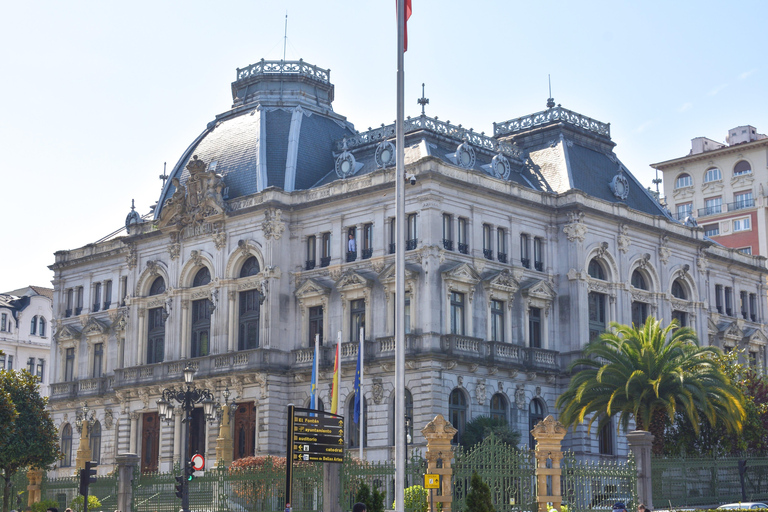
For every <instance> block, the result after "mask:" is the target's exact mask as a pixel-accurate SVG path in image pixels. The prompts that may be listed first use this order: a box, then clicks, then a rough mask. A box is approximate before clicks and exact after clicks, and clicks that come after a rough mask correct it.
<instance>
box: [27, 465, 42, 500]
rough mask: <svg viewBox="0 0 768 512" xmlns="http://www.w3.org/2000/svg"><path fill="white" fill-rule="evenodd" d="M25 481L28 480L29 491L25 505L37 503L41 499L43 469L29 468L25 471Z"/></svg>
mask: <svg viewBox="0 0 768 512" xmlns="http://www.w3.org/2000/svg"><path fill="white" fill-rule="evenodd" d="M27 481H29V485H27V491H29V494H28V495H27V505H29V506H30V507H31V506H32V504H33V503H37V502H38V501H41V500H42V499H43V497H42V491H43V488H42V483H43V470H42V469H30V470H29V471H27Z"/></svg>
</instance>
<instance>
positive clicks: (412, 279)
mask: <svg viewBox="0 0 768 512" xmlns="http://www.w3.org/2000/svg"><path fill="white" fill-rule="evenodd" d="M418 279H419V273H418V272H416V271H415V270H412V269H409V268H408V265H407V264H406V267H405V288H406V290H411V291H413V289H414V286H415V285H416V282H417V281H418ZM379 282H381V284H383V285H384V291H386V292H387V294H389V293H394V291H395V265H394V264H392V265H388V266H387V267H385V268H384V270H382V271H381V273H379Z"/></svg>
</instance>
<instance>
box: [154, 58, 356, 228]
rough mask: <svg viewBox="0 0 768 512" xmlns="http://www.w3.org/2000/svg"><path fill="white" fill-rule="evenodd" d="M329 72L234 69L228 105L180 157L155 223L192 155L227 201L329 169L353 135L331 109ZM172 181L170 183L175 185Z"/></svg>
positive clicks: (307, 182) (260, 66) (300, 64)
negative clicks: (342, 141) (338, 146)
mask: <svg viewBox="0 0 768 512" xmlns="http://www.w3.org/2000/svg"><path fill="white" fill-rule="evenodd" d="M333 94H334V87H333V84H331V82H330V71H329V70H326V69H322V68H318V67H317V66H313V65H311V64H307V63H306V62H304V61H301V60H299V61H265V60H261V61H260V62H257V63H256V64H252V65H250V66H248V67H246V68H243V69H238V70H237V79H236V80H235V81H234V82H233V83H232V99H233V104H232V108H231V109H230V110H229V111H227V112H224V113H222V114H220V115H218V116H216V119H214V120H213V121H212V122H210V123H209V124H208V126H207V127H206V128H205V130H203V132H202V133H201V134H200V135H199V136H198V137H197V138H196V139H195V140H194V141H193V142H192V144H191V145H190V146H189V147H188V148H187V150H186V151H185V152H184V154H183V155H182V156H181V158H180V159H179V161H178V163H177V164H176V166H175V167H174V168H173V170H172V171H171V173H170V175H169V179H168V181H167V184H166V186H165V188H164V189H163V192H162V194H161V196H160V200H159V201H158V206H157V208H156V209H155V218H159V216H160V213H161V212H162V209H163V207H164V205H165V202H166V200H168V199H169V198H170V197H171V196H172V195H173V193H174V192H175V190H176V187H175V183H180V184H181V185H185V184H186V183H187V181H188V180H189V178H190V173H189V170H188V169H187V166H188V164H189V163H190V161H192V160H193V157H195V156H196V157H197V158H196V160H197V159H199V160H200V161H202V162H205V165H206V166H207V169H206V170H207V171H213V172H215V173H216V174H218V175H220V176H221V179H222V181H223V184H224V188H223V196H224V199H234V198H237V197H242V196H247V195H250V194H254V193H257V192H260V191H262V190H264V189H265V188H267V187H278V188H281V189H283V190H286V191H289V192H290V191H293V190H306V189H309V188H312V187H313V186H315V185H317V184H319V183H320V182H322V181H323V180H324V178H326V176H327V175H328V174H329V173H333V174H334V175H335V172H334V158H335V157H334V151H336V148H335V145H334V143H335V142H336V141H338V140H340V139H342V138H344V137H347V136H351V135H353V134H354V133H355V130H354V127H353V126H352V124H351V123H349V122H348V121H347V120H346V118H345V117H343V116H340V115H338V114H336V113H335V112H334V111H333V108H332V106H331V102H332V101H333ZM174 178H175V180H174Z"/></svg>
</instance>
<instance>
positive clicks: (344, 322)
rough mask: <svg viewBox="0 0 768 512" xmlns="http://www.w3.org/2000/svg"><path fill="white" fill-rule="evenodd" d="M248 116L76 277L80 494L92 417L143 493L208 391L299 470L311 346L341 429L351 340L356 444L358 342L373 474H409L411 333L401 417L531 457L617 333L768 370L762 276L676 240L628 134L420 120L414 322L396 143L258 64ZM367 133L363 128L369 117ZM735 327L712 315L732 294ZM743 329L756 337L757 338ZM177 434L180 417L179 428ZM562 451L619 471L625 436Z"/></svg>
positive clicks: (217, 137) (59, 376)
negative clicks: (659, 328)
mask: <svg viewBox="0 0 768 512" xmlns="http://www.w3.org/2000/svg"><path fill="white" fill-rule="evenodd" d="M232 98H233V104H232V106H231V108H230V109H228V110H226V111H225V112H224V113H222V114H219V115H218V116H216V117H215V119H214V120H213V121H211V122H210V123H209V124H208V125H207V126H206V127H205V129H204V130H203V131H202V133H201V134H200V135H199V136H198V137H197V138H196V139H195V140H194V141H193V142H192V144H191V145H190V146H189V148H188V149H187V150H186V151H185V152H184V153H183V154H182V155H181V158H180V159H179V161H178V163H177V164H176V166H175V167H174V168H173V170H172V172H171V173H170V179H169V180H168V182H167V183H166V185H165V188H164V190H163V192H162V194H161V196H160V198H159V200H158V203H157V205H156V206H155V207H154V209H153V212H152V215H150V216H145V217H141V216H139V215H138V213H136V212H135V211H133V210H132V211H131V213H130V214H129V215H128V218H127V219H126V230H125V231H123V232H122V233H120V234H118V235H116V236H113V237H112V238H109V239H107V240H105V241H100V242H98V243H94V244H90V245H86V246H84V247H81V248H78V249H74V250H68V251H60V252H57V253H56V255H55V257H56V260H55V263H54V264H53V265H52V267H51V268H52V269H53V270H54V271H55V279H54V286H55V292H54V316H55V337H54V340H55V341H54V344H53V347H52V353H51V358H52V360H53V361H54V364H53V365H52V367H51V372H52V374H51V377H52V380H51V382H52V384H51V402H50V406H51V408H52V409H53V417H54V419H55V422H56V424H57V425H58V427H59V429H60V432H61V438H62V440H61V443H62V445H61V446H62V450H63V452H64V459H63V460H62V461H61V463H60V464H59V465H58V469H57V470H55V471H56V472H58V473H59V474H62V475H64V474H71V473H72V471H73V467H72V466H73V461H74V452H75V450H76V449H77V445H78V436H77V434H76V432H75V433H74V434H73V430H75V425H76V419H77V415H78V414H79V412H78V411H80V410H81V408H82V404H83V403H84V402H85V403H87V404H88V407H89V408H90V409H91V410H92V411H94V412H95V416H94V420H95V423H94V425H93V428H92V436H91V440H90V444H91V447H92V450H93V458H94V459H97V460H98V461H99V463H100V466H99V468H100V472H105V471H108V470H109V469H110V468H111V467H112V466H111V465H112V464H113V463H114V460H115V456H116V455H117V454H121V453H126V452H132V453H137V454H139V455H140V460H141V467H142V469H143V470H144V471H155V470H161V471H167V470H169V469H170V468H172V466H173V464H174V462H175V461H177V460H178V459H179V458H180V454H181V446H182V445H181V443H182V439H183V437H182V428H181V427H182V423H181V417H180V416H178V415H176V416H175V421H171V422H168V423H164V422H161V421H160V420H159V418H158V413H157V400H158V399H159V398H160V393H161V392H162V390H163V389H164V388H170V387H178V386H180V384H181V382H182V370H183V369H184V368H185V366H186V365H187V364H190V365H192V367H194V368H195V369H196V370H197V372H196V374H195V384H196V385H197V386H203V387H206V388H208V389H210V390H212V391H213V392H214V394H215V395H216V397H217V398H220V397H221V396H222V392H223V391H224V390H225V389H228V390H230V391H231V392H232V396H234V397H235V401H236V403H237V404H238V405H237V407H236V410H235V413H234V418H233V421H232V425H231V427H230V428H231V429H232V436H233V439H234V446H233V449H232V454H231V455H230V456H229V457H228V458H235V459H236V458H239V457H243V456H247V455H251V454H267V453H269V454H278V455H282V454H284V453H285V449H286V447H285V437H286V435H285V429H286V414H287V405H288V404H289V403H294V404H296V405H297V406H306V405H308V402H309V393H310V376H311V365H312V357H313V348H312V347H313V340H314V338H315V335H317V334H319V335H320V338H321V344H322V347H321V364H320V371H319V374H320V375H319V383H318V384H319V385H318V388H319V397H320V399H321V401H322V403H323V404H324V406H325V407H326V408H328V407H329V405H330V379H331V374H332V371H333V366H332V360H333V351H334V348H335V344H336V340H337V339H338V338H339V337H340V339H341V342H342V344H341V360H342V365H343V374H342V384H341V387H340V389H341V397H340V403H341V404H342V405H343V414H345V415H346V416H347V417H348V418H349V420H348V421H347V430H346V435H347V441H346V445H347V446H348V447H350V448H355V449H357V448H358V442H359V441H358V431H357V425H356V424H354V423H353V422H352V421H351V418H352V412H351V407H352V404H353V403H354V396H353V393H352V388H353V376H354V373H355V365H356V360H357V351H358V347H359V333H360V328H361V327H363V328H364V338H365V340H364V343H365V380H364V415H365V418H366V422H365V436H364V445H365V454H366V457H367V458H369V459H378V460H380V459H391V458H392V457H393V454H394V448H393V444H394V425H395V422H396V421H405V420H404V419H402V418H395V417H394V412H393V411H394V396H393V381H394V336H393V331H394V318H395V315H396V314H403V315H404V316H405V323H406V329H407V340H406V343H407V347H406V386H407V396H406V401H407V404H408V406H407V414H408V416H409V417H410V422H411V424H412V425H414V426H415V428H414V427H412V434H413V440H412V442H413V443H414V445H415V446H423V445H424V442H425V441H424V439H423V437H422V435H421V432H420V429H421V428H422V427H423V426H424V425H425V424H426V423H427V422H428V421H429V420H431V419H432V418H433V417H434V416H435V415H436V414H438V413H440V414H443V415H444V416H445V417H446V418H448V419H449V420H450V421H451V422H452V423H453V425H454V426H456V427H457V428H458V429H459V434H458V435H461V433H462V430H463V429H464V428H465V425H466V423H467V422H468V421H469V420H471V419H472V418H475V417H477V416H481V415H490V416H495V417H501V418H505V419H506V420H507V421H508V422H509V423H510V424H511V425H512V426H513V427H514V428H516V429H518V430H519V431H520V432H522V434H523V435H522V438H521V439H522V442H524V443H525V442H528V439H529V437H528V436H529V435H528V432H529V430H530V428H531V425H533V424H534V423H536V422H538V421H539V420H540V419H542V418H544V417H545V415H547V414H554V415H555V416H556V415H557V411H556V410H555V408H554V404H555V400H556V398H557V397H558V395H559V394H560V393H562V391H563V390H564V389H565V387H566V385H567V383H568V374H567V371H566V370H567V366H568V364H569V362H571V361H572V360H573V359H574V358H576V357H578V356H579V354H580V350H581V349H582V347H584V345H585V343H587V341H588V340H590V339H591V338H592V337H594V336H596V335H597V334H599V333H600V332H601V331H603V330H604V329H605V328H606V326H607V325H608V323H609V322H611V321H617V322H622V323H631V322H636V323H637V322H642V321H644V319H645V318H646V317H647V316H649V315H653V316H656V317H659V318H662V319H664V321H665V322H668V321H669V320H670V319H671V318H677V319H678V320H679V321H680V322H682V323H683V324H685V325H690V326H692V327H693V328H695V329H696V331H697V332H698V333H699V336H700V338H701V340H702V341H703V342H704V343H709V344H713V345H718V346H721V347H740V348H745V349H747V350H748V352H749V354H750V356H751V357H752V360H753V362H754V364H764V363H765V345H766V334H765V324H764V322H765V321H766V300H765V278H766V267H765V258H763V257H756V256H751V255H747V254H743V253H739V252H737V251H735V250H733V249H728V248H725V247H723V246H720V245H718V244H717V243H715V242H713V241H712V240H710V239H708V238H706V237H705V236H704V231H703V230H702V229H701V228H700V227H696V226H691V225H685V224H684V223H681V222H679V221H677V220H676V219H674V218H672V216H670V215H669V214H668V213H667V212H666V211H665V210H664V209H663V208H662V207H661V206H660V205H659V204H658V202H657V201H656V199H655V198H654V197H653V195H651V194H650V193H649V192H648V191H647V190H646V189H645V187H643V186H642V185H641V184H640V183H639V182H638V181H637V180H636V179H635V178H634V176H633V175H632V174H631V173H630V172H629V170H628V169H626V168H625V167H624V166H623V165H622V163H621V161H620V160H619V159H618V158H617V156H616V154H615V153H614V146H615V144H614V143H613V142H612V141H611V134H610V125H609V124H606V123H602V122H599V121H596V120H594V119H590V118H588V117H586V116H583V115H581V114H577V113H575V112H573V111H570V110H567V109H565V108H562V107H561V106H559V105H555V103H554V101H553V100H552V99H550V100H549V102H548V103H547V108H546V110H544V111H542V112H538V113H535V114H531V115H525V116H523V117H519V118H516V119H511V120H500V122H496V123H494V124H493V134H492V135H485V134H483V133H478V132H475V131H473V130H471V129H467V128H463V127H461V125H459V126H455V125H452V124H449V123H447V122H443V121H440V120H438V118H437V117H429V116H427V115H425V114H423V113H422V115H420V116H418V117H412V118H409V119H408V120H407V121H406V124H405V132H406V140H405V161H406V166H407V172H408V173H409V174H413V175H414V176H415V179H414V180H410V181H412V183H413V184H408V185H407V188H406V211H407V235H406V239H407V240H406V247H405V249H406V266H407V269H406V290H407V297H406V298H405V299H406V306H405V311H403V312H396V311H395V310H394V303H395V301H394V258H395V256H394V250H395V246H394V213H395V199H394V192H395V184H394V180H395V179H396V176H395V171H394V163H395V147H394V126H393V125H389V126H384V125H382V127H381V128H376V129H373V130H369V131H366V132H358V131H356V130H355V129H354V127H353V125H352V123H351V122H349V121H348V120H347V119H346V118H345V117H344V116H342V115H340V114H338V113H336V112H334V110H333V108H332V101H333V98H334V86H333V84H332V83H331V81H330V72H329V71H328V70H325V69H322V68H319V67H316V66H314V65H311V64H308V63H306V62H303V61H293V62H283V61H263V60H262V61H260V62H257V63H256V64H253V65H250V66H247V67H245V68H243V69H238V70H237V76H236V80H235V81H234V82H233V83H232ZM360 107H361V108H365V106H364V105H361V106H360ZM718 287H722V288H723V289H724V290H728V293H730V294H731V297H732V298H733V299H732V300H734V301H736V302H734V304H733V308H732V309H731V310H728V311H723V312H718V311H717V310H716V309H715V297H714V294H715V290H716V289H719V288H718ZM742 313H744V314H742ZM177 410H178V407H177ZM218 433H219V428H218V423H216V422H215V421H214V422H207V421H206V418H205V416H204V415H203V414H202V409H196V410H195V413H193V417H192V424H191V435H190V441H189V449H190V450H191V451H192V452H193V453H194V452H198V453H204V454H206V455H207V457H206V461H207V464H208V466H209V467H210V466H211V465H212V464H214V463H215V460H214V459H215V447H216V437H217V436H218ZM566 445H567V446H568V447H569V448H571V449H573V450H575V451H576V452H577V453H580V454H583V455H586V456H592V457H599V456H605V457H611V456H614V455H620V454H625V453H626V443H625V441H624V439H623V436H621V435H620V434H617V432H616V428H615V425H614V426H609V427H608V428H605V429H603V431H601V432H594V431H593V432H591V433H587V432H586V431H581V430H578V431H577V432H575V433H570V434H569V435H568V437H567V438H566Z"/></svg>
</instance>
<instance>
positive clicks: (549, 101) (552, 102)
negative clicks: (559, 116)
mask: <svg viewBox="0 0 768 512" xmlns="http://www.w3.org/2000/svg"><path fill="white" fill-rule="evenodd" d="M547 80H548V81H549V98H547V108H552V107H554V106H555V99H554V98H553V97H552V75H549V74H548V75H547Z"/></svg>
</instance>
